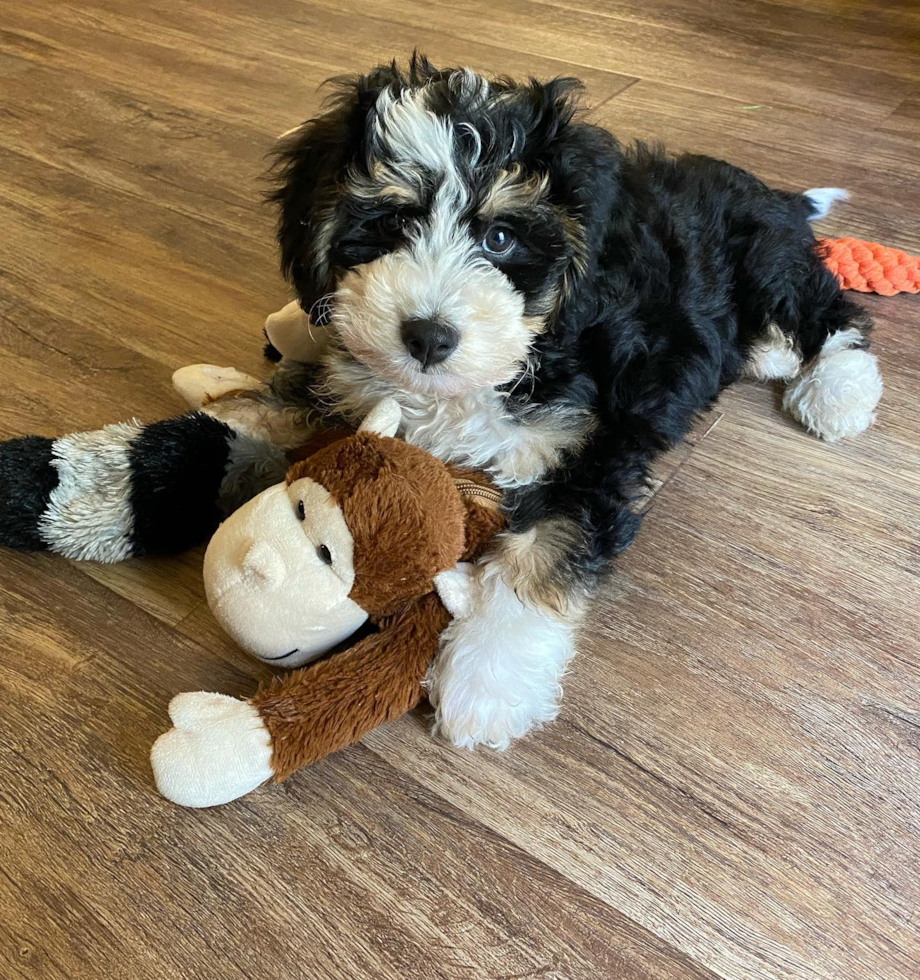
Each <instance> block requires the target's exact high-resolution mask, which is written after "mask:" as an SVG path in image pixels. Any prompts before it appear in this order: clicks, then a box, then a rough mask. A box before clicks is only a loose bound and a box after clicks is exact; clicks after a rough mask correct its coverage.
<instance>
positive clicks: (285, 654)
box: [260, 647, 300, 660]
mask: <svg viewBox="0 0 920 980" xmlns="http://www.w3.org/2000/svg"><path fill="white" fill-rule="evenodd" d="M299 651H300V647H294V649H293V650H288V652H287V653H282V654H281V656H280V657H261V658H260V659H261V660H284V659H285V658H286V657H293V656H294V654H295V653H298V652H299Z"/></svg>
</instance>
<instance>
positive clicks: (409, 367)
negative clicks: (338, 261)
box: [332, 229, 534, 395]
mask: <svg viewBox="0 0 920 980" xmlns="http://www.w3.org/2000/svg"><path fill="white" fill-rule="evenodd" d="M437 231H438V229H436V230H435V232H434V233H433V234H432V233H426V232H422V233H421V234H420V235H419V238H418V240H417V241H416V242H415V243H413V245H411V246H410V247H408V248H402V249H399V250H397V251H395V252H391V253H389V254H388V255H384V256H382V257H381V258H379V259H377V260H376V261H374V262H371V263H368V264H367V265H364V266H360V267H359V268H357V269H354V270H352V271H351V272H349V273H348V274H347V275H346V276H345V278H344V279H343V281H342V284H341V287H340V288H339V290H338V292H337V293H336V304H335V312H334V313H333V317H332V322H333V325H334V326H335V328H336V329H337V330H338V332H339V335H340V336H341V338H342V340H343V342H344V343H345V345H346V347H348V349H349V350H350V351H351V353H352V354H353V355H354V356H355V357H356V358H358V360H360V361H363V362H364V363H365V364H366V365H367V366H368V367H370V368H371V369H372V370H373V371H374V372H375V373H376V374H378V375H379V376H380V377H382V378H385V379H386V380H388V381H390V382H391V383H393V384H395V385H398V386H399V387H401V388H405V389H408V390H409V391H418V392H429V393H432V394H441V395H459V394H463V393H464V392H468V391H471V390H472V389H474V388H482V387H488V386H492V385H497V384H502V383H504V382H507V381H510V380H512V379H513V378H514V377H515V376H516V375H517V374H519V373H520V371H521V369H522V367H523V364H524V361H525V359H526V357H527V354H528V351H529V349H530V345H531V343H532V341H533V337H534V329H533V327H534V324H533V321H532V320H531V319H530V318H528V317H525V315H524V298H523V296H521V294H520V293H518V292H517V291H516V290H515V289H514V287H513V286H512V285H511V282H510V281H509V280H508V279H507V278H506V277H505V276H504V275H502V274H501V273H500V272H499V271H498V270H497V269H495V268H494V267H493V266H491V265H490V264H489V263H488V262H487V261H485V260H484V259H482V258H480V257H478V256H476V255H475V254H473V253H474V246H473V243H472V242H470V241H468V240H465V239H466V233H465V232H462V233H461V234H462V236H463V239H464V240H460V241H458V240H454V241H452V242H450V241H448V242H445V241H444V239H445V238H446V237H447V236H445V235H443V234H438V233H437ZM458 237H459V236H458ZM438 239H440V241H438ZM414 319H419V320H429V319H431V320H440V321H441V322H443V323H445V324H447V325H448V326H450V327H452V328H453V329H454V330H456V331H457V333H458V334H459V342H458V344H457V347H456V349H455V350H454V352H453V353H452V354H451V355H450V357H449V358H448V359H447V360H446V361H444V362H442V363H441V364H439V365H437V366H435V367H433V368H429V369H428V370H427V371H425V370H423V369H422V367H421V365H420V364H419V362H418V361H416V360H415V359H414V358H413V357H412V355H411V354H410V353H409V351H408V350H407V349H406V347H405V345H404V343H403V340H402V336H401V328H402V324H403V322H405V321H407V320H414Z"/></svg>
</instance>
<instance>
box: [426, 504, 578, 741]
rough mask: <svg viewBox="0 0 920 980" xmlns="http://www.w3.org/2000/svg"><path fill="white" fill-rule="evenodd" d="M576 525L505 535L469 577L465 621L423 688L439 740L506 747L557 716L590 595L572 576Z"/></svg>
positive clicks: (540, 526) (444, 643)
mask: <svg viewBox="0 0 920 980" xmlns="http://www.w3.org/2000/svg"><path fill="white" fill-rule="evenodd" d="M580 538H581V533H580V530H579V528H578V527H577V525H576V524H575V523H574V522H572V521H569V520H567V519H565V518H549V519H545V520H543V521H540V522H538V523H537V524H535V525H534V526H533V527H531V528H530V529H529V530H527V531H525V532H523V533H509V534H506V535H504V536H503V537H502V538H501V540H500V541H499V545H498V548H497V549H496V551H495V552H494V553H493V554H491V555H489V556H488V557H486V558H484V559H483V560H482V561H481V562H480V563H479V564H478V565H477V566H476V568H475V570H474V572H473V574H472V581H471V583H470V586H471V591H470V602H469V608H468V610H467V612H466V615H461V616H460V617H458V618H455V619H454V620H453V622H452V623H451V624H450V626H449V627H448V628H447V629H446V630H445V631H444V633H443V635H442V637H441V645H440V650H439V653H438V657H437V659H436V660H435V662H434V664H433V665H432V667H431V669H430V671H429V674H428V679H427V687H428V693H429V697H430V699H431V702H432V704H433V705H434V706H435V708H436V711H437V714H436V720H435V729H436V731H437V732H438V733H439V734H440V735H442V736H443V737H444V738H446V739H447V740H448V741H449V742H451V743H452V744H454V745H456V746H458V747H462V748H470V749H471V748H473V747H475V746H476V745H480V744H483V745H488V746H490V747H491V748H494V749H504V748H507V747H508V745H509V743H510V742H511V740H512V739H515V738H519V737H520V736H521V735H525V734H526V733H527V732H529V731H530V730H531V729H533V728H538V727H540V726H541V725H543V724H544V723H546V722H548V721H552V719H553V718H555V717H556V714H557V713H558V710H559V698H560V695H561V693H562V675H563V674H564V672H565V668H566V665H567V664H568V662H569V660H570V659H571V657H572V654H573V653H574V633H575V630H576V628H577V626H578V623H579V621H580V619H581V616H582V613H583V610H584V607H585V605H586V601H585V600H586V597H587V589H586V586H585V585H584V584H583V582H580V581H579V580H578V579H577V577H576V576H574V575H573V574H572V572H571V569H572V563H571V561H570V559H571V557H572V556H573V555H574V554H575V553H576V551H577V550H578V546H579V541H580Z"/></svg>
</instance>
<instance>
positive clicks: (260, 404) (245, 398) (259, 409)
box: [202, 386, 317, 450]
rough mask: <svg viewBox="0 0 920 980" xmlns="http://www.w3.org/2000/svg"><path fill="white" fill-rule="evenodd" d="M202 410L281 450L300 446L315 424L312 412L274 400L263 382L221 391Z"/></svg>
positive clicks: (311, 433) (315, 426)
mask: <svg viewBox="0 0 920 980" xmlns="http://www.w3.org/2000/svg"><path fill="white" fill-rule="evenodd" d="M202 411H204V413H205V414H206V415H210V416H211V417H212V418H215V419H217V420H218V421H220V422H224V423H226V424H227V425H229V426H230V428H231V429H235V430H237V431H238V432H242V433H244V434H246V435H248V436H252V437H253V438H256V439H267V440H268V441H269V442H271V443H272V444H273V445H275V446H277V447H278V448H279V449H284V450H290V449H296V448H297V447H298V446H302V445H303V444H304V443H305V442H306V441H307V440H308V439H309V438H310V437H311V436H312V435H313V433H314V432H315V431H316V428H317V422H316V418H315V417H314V415H313V413H312V412H309V411H308V410H306V409H302V408H297V407H296V406H293V405H283V404H281V403H276V401H275V399H274V397H273V395H272V394H271V391H270V389H269V388H268V387H266V386H263V387H261V388H258V389H254V390H253V389H246V390H241V391H237V392H232V393H230V394H227V395H222V396H221V397H220V398H217V399H215V400H214V401H212V402H211V403H210V404H209V405H206V406H204V407H203V409H202Z"/></svg>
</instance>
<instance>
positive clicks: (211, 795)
mask: <svg viewBox="0 0 920 980" xmlns="http://www.w3.org/2000/svg"><path fill="white" fill-rule="evenodd" d="M169 717H170V720H171V721H172V723H173V725H174V726H175V727H174V728H171V729H170V730H169V731H168V732H164V734H162V735H161V736H160V737H159V738H158V739H157V740H156V742H154V744H153V748H152V749H151V750H150V763H151V765H152V766H153V778H154V780H155V782H156V785H157V789H158V790H159V791H160V792H161V793H162V794H163V796H165V797H166V798H167V799H168V800H172V801H173V803H178V804H180V805H181V806H191V807H206V806H218V805H220V804H221V803H229V802H230V801H231V800H236V799H239V798H240V797H241V796H245V795H246V794H247V793H250V792H252V790H254V789H255V788H256V787H257V786H260V785H261V784H262V783H264V782H265V781H266V780H267V779H270V778H271V777H272V775H273V771H272V767H271V758H272V745H271V736H270V735H269V732H268V729H267V728H266V727H265V724H264V722H263V721H262V719H261V718H260V717H259V713H258V711H257V710H256V709H255V708H254V707H253V706H252V705H251V704H250V703H249V702H248V701H240V700H238V699H237V698H231V697H228V696H227V695H226V694H209V693H207V692H206V691H192V692H189V693H187V694H177V695H176V696H175V697H174V698H173V699H172V701H170V703H169Z"/></svg>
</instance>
